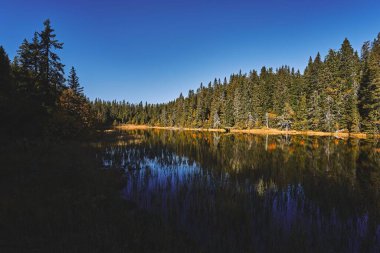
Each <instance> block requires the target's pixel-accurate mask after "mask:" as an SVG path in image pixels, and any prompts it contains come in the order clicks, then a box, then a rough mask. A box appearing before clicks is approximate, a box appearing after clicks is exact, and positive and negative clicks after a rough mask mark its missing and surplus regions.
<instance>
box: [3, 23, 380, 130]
mask: <svg viewBox="0 0 380 253" xmlns="http://www.w3.org/2000/svg"><path fill="white" fill-rule="evenodd" d="M62 48H63V43H61V42H59V41H58V40H57V39H56V35H55V33H54V29H53V28H52V27H51V25H50V21H49V20H46V21H45V22H44V28H43V30H42V31H41V32H35V33H34V36H33V37H32V38H31V40H30V41H29V40H26V39H25V40H24V41H23V42H22V44H21V46H20V47H19V50H18V54H17V56H16V57H15V58H14V59H13V61H10V59H9V57H8V55H7V54H6V52H5V51H4V49H3V48H2V47H0V84H1V85H0V112H1V115H2V118H3V119H6V120H3V121H2V124H1V127H2V128H3V131H2V132H3V133H5V135H6V136H15V135H17V136H21V137H22V136H37V137H38V136H62V137H76V136H79V135H83V134H84V133H86V132H89V131H90V130H91V129H94V128H96V127H99V126H102V125H110V124H120V123H133V124H149V125H154V126H178V127H199V128H201V127H202V128H221V127H235V128H241V129H250V128H265V127H267V128H278V129H294V130H316V131H328V132H334V131H349V132H367V133H379V131H380V63H379V62H380V34H379V35H378V36H377V38H376V39H374V40H373V41H372V42H369V41H368V42H365V43H364V44H363V46H362V49H361V52H360V56H359V53H358V52H356V51H355V50H354V49H353V48H352V46H351V44H350V42H349V41H348V39H345V40H344V41H343V43H342V45H341V47H340V49H339V50H337V51H335V50H332V49H331V50H329V52H328V54H327V55H326V56H325V57H324V59H322V56H321V55H320V54H319V53H318V54H317V55H316V56H315V57H314V59H313V58H312V57H310V58H309V62H308V64H307V67H306V69H305V70H304V72H303V73H301V72H300V71H299V70H295V69H294V68H291V67H289V66H282V67H280V68H278V69H275V70H274V69H272V68H267V67H262V69H261V70H260V72H257V71H255V70H252V71H250V72H249V73H248V74H243V73H241V72H240V73H238V74H233V75H231V76H230V78H229V79H227V78H224V80H220V79H215V80H214V81H213V82H210V83H208V85H203V84H201V85H200V87H199V88H198V89H197V90H196V91H194V90H190V91H189V93H188V95H187V96H186V97H184V96H183V95H182V94H180V96H179V97H178V98H177V99H175V100H174V101H170V102H168V103H164V104H147V103H145V104H143V103H142V102H140V103H139V104H130V103H128V102H125V101H122V102H118V101H112V102H110V101H103V100H100V99H95V101H90V100H89V99H88V98H86V96H85V95H84V92H83V88H82V87H81V86H80V83H79V78H78V76H77V74H76V71H75V68H74V67H72V68H71V70H70V73H69V75H68V76H67V77H65V73H64V65H63V63H61V60H60V57H59V55H58V51H59V50H61V49H62ZM179 82H180V80H179Z"/></svg>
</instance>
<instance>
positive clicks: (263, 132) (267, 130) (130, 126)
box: [115, 124, 380, 139]
mask: <svg viewBox="0 0 380 253" xmlns="http://www.w3.org/2000/svg"><path fill="white" fill-rule="evenodd" d="M115 128H116V129H119V130H137V129H166V130H182V131H206V132H222V133H225V132H227V131H228V132H231V133H246V134H260V135H306V136H333V137H337V138H359V139H366V138H368V137H369V136H368V135H367V134H366V133H348V132H321V131H297V130H289V131H285V130H279V129H274V128H261V129H236V128H228V130H227V129H223V128H218V129H215V128H187V127H183V128H182V127H160V126H148V125H133V124H124V125H119V126H116V127H115ZM371 137H375V138H379V137H380V136H379V135H371Z"/></svg>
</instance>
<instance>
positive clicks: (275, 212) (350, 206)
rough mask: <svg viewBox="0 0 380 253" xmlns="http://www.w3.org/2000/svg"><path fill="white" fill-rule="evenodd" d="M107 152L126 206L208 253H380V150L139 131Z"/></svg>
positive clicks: (321, 141)
mask: <svg viewBox="0 0 380 253" xmlns="http://www.w3.org/2000/svg"><path fill="white" fill-rule="evenodd" d="M101 147H102V148H101V149H100V150H101V151H99V152H100V154H99V155H100V156H101V158H102V161H103V166H104V167H105V168H106V169H112V168H118V169H120V168H121V169H123V170H124V171H125V177H126V181H127V183H126V186H125V188H124V190H123V192H122V194H123V197H124V198H125V199H128V200H131V201H134V202H135V203H137V205H138V206H139V207H140V208H142V209H146V210H148V211H150V212H153V213H155V214H159V215H160V216H162V218H163V219H164V220H165V221H166V222H168V223H170V224H174V226H175V227H176V228H178V230H179V231H182V232H184V233H187V234H188V235H190V238H191V239H192V240H194V241H195V242H196V243H197V244H198V245H200V247H201V249H202V250H203V251H204V252H380V142H378V141H370V140H358V139H337V138H333V137H306V136H264V135H263V136H259V135H244V134H223V133H208V132H190V131H169V130H139V131H126V132H120V133H119V138H118V139H117V141H111V142H107V143H103V144H102V146H101Z"/></svg>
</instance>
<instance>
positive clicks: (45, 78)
mask: <svg viewBox="0 0 380 253" xmlns="http://www.w3.org/2000/svg"><path fill="white" fill-rule="evenodd" d="M44 26H45V27H44V30H43V31H42V32H41V33H39V36H40V54H41V55H40V67H39V69H40V72H41V73H40V77H41V84H40V87H39V89H40V91H41V92H42V95H43V96H44V100H45V101H44V102H46V104H47V105H50V106H51V105H54V102H55V100H56V99H57V97H58V93H59V92H60V91H61V90H62V89H63V88H64V81H65V78H64V70H63V68H64V65H63V64H62V63H61V59H60V57H59V56H58V55H57V54H56V53H55V50H59V49H62V48H63V43H61V42H59V41H58V40H57V39H55V37H56V35H55V34H54V29H53V28H52V27H51V26H50V20H49V19H47V20H46V21H45V22H44Z"/></svg>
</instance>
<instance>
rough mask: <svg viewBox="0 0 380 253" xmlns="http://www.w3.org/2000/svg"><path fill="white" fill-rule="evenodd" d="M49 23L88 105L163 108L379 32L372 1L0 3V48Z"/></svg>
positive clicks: (378, 4) (379, 9)
mask: <svg viewBox="0 0 380 253" xmlns="http://www.w3.org/2000/svg"><path fill="white" fill-rule="evenodd" d="M46 18H50V20H51V22H52V26H53V28H55V30H56V33H57V38H58V39H59V40H60V41H62V42H64V49H63V51H62V52H61V53H60V55H61V58H62V61H63V63H64V64H66V70H67V71H68V69H69V67H71V66H72V65H73V66H75V67H76V69H77V73H78V75H79V77H80V81H81V84H82V85H83V86H84V88H85V92H86V94H87V95H88V96H89V97H90V98H91V99H94V98H95V97H100V98H102V99H107V100H112V99H117V100H122V99H125V100H127V101H130V102H139V101H148V102H152V103H156V102H167V101H169V100H172V99H174V98H176V97H177V96H178V95H179V93H180V92H183V94H184V95H187V92H188V90H189V89H196V88H197V87H198V86H199V84H200V83H201V82H203V83H205V84H207V83H208V82H209V81H211V80H213V79H214V78H215V77H216V78H221V79H222V78H224V77H225V76H227V77H229V75H230V74H231V73H237V72H238V71H239V70H240V69H241V70H242V72H243V73H244V72H248V71H249V70H251V69H257V70H259V69H260V68H261V66H263V65H266V66H272V67H274V68H276V67H279V66H281V65H284V64H286V65H290V66H291V67H295V68H299V69H301V71H303V69H304V67H305V65H306V63H307V60H308V57H309V56H310V55H311V56H314V55H315V54H316V53H317V52H318V51H320V52H321V54H322V55H323V56H324V55H325V54H326V53H327V50H328V49H329V48H334V49H337V48H339V46H340V44H341V43H342V41H343V39H344V38H345V37H347V38H348V39H349V40H350V41H351V43H352V45H353V47H354V48H355V49H358V50H360V47H361V45H362V43H363V42H364V41H366V40H372V39H374V38H375V36H376V35H377V33H378V32H380V1H378V0H376V1H368V0H360V1H354V0H345V1H343V0H338V1H333V0H294V1H291V0H266V1H264V0H263V1H257V0H251V1H243V0H234V1H226V0H218V1H216V0H212V1H207V0H186V1H185V0H162V1H161V0H134V1H132V0H103V1H101V0H75V1H74V0H60V1H56V0H0V45H3V47H4V48H5V50H6V51H7V52H8V54H9V55H10V57H12V58H13V56H14V55H15V53H16V51H17V48H18V46H19V45H20V44H21V42H22V40H23V39H24V38H27V39H30V38H31V37H32V35H33V32H34V31H40V30H41V29H42V28H43V25H42V23H43V21H44V20H45V19H46Z"/></svg>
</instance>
